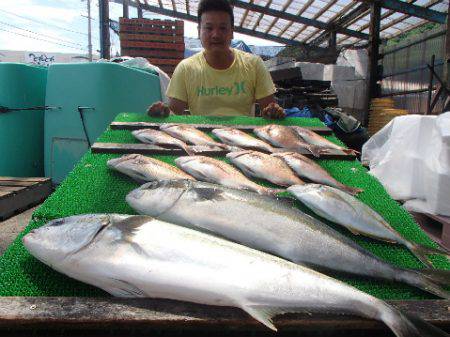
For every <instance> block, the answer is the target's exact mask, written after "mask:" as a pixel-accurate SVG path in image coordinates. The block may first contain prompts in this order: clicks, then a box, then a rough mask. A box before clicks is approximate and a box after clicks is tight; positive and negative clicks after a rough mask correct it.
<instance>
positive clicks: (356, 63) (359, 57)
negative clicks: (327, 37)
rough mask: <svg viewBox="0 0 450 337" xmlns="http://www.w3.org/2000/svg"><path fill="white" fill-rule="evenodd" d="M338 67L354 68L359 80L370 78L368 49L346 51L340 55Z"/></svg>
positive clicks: (337, 61) (337, 62)
mask: <svg viewBox="0 0 450 337" xmlns="http://www.w3.org/2000/svg"><path fill="white" fill-rule="evenodd" d="M336 64H337V65H338V66H346V67H354V68H355V76H356V77H357V78H367V77H368V64H369V55H368V53H367V49H345V50H343V51H341V53H340V54H339V56H338V58H337V60H336Z"/></svg>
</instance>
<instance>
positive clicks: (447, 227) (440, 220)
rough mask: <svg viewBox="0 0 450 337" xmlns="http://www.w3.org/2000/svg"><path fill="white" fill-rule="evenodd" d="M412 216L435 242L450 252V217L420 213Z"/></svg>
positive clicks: (413, 213) (414, 213)
mask: <svg viewBox="0 0 450 337" xmlns="http://www.w3.org/2000/svg"><path fill="white" fill-rule="evenodd" d="M411 214H412V215H413V217H414V219H415V220H416V221H417V223H418V224H419V225H420V227H421V228H422V229H423V230H424V231H425V232H426V233H427V234H428V235H429V236H430V237H431V238H432V239H433V240H434V241H436V242H437V243H438V244H439V245H441V246H442V247H444V248H446V249H447V250H449V251H450V217H448V216H443V215H436V214H430V213H419V212H411Z"/></svg>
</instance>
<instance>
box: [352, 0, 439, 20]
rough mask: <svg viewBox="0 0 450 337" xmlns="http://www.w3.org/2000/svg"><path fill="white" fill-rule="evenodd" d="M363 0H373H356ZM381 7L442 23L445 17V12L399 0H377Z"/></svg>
mask: <svg viewBox="0 0 450 337" xmlns="http://www.w3.org/2000/svg"><path fill="white" fill-rule="evenodd" d="M358 1H365V2H374V1H373V0H372V1H371V0H358ZM378 2H379V4H380V5H381V7H384V8H387V9H391V10H394V11H396V12H400V13H404V14H408V15H411V16H415V17H418V18H421V19H425V20H427V21H431V22H437V23H441V24H444V23H445V22H446V19H447V14H446V13H442V12H438V11H435V10H433V9H427V8H424V7H422V6H417V5H413V4H411V3H407V2H403V1H399V0H379V1H378Z"/></svg>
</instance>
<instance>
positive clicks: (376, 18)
mask: <svg viewBox="0 0 450 337" xmlns="http://www.w3.org/2000/svg"><path fill="white" fill-rule="evenodd" d="M380 19H381V6H380V4H379V3H378V2H373V3H371V4H370V28H369V95H368V102H367V103H368V105H367V111H366V112H365V114H364V116H363V121H362V123H363V125H364V126H367V124H368V122H369V107H370V101H371V100H372V98H375V97H378V96H379V95H380V90H379V86H378V78H379V76H378V75H379V74H378V59H379V51H380Z"/></svg>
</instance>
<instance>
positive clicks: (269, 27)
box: [113, 0, 449, 45]
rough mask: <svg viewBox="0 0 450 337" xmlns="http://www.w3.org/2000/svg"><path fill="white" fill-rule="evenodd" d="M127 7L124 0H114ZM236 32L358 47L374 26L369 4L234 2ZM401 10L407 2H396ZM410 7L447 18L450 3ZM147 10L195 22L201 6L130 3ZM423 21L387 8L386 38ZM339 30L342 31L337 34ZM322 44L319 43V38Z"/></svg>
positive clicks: (170, 1)
mask: <svg viewBox="0 0 450 337" xmlns="http://www.w3.org/2000/svg"><path fill="white" fill-rule="evenodd" d="M113 1H114V2H121V0H113ZM230 2H231V3H232V4H233V5H234V19H235V29H236V31H238V32H242V33H248V34H252V35H254V36H257V37H261V38H266V39H268V40H273V41H278V42H285V43H294V44H295V43H313V44H316V45H322V44H325V43H326V39H324V38H323V37H324V36H325V35H324V31H329V30H330V28H331V27H334V29H336V31H337V33H338V34H337V43H338V45H358V44H362V43H364V42H365V41H366V40H367V37H368V34H369V24H370V13H369V11H370V9H369V3H368V1H350V0H231V1H230ZM391 2H394V3H395V2H397V3H399V4H400V5H401V4H402V1H398V0H391ZM403 2H404V3H407V4H412V5H416V6H420V7H423V8H427V9H431V10H435V11H438V12H442V13H446V12H447V9H448V5H449V1H448V0H406V1H403ZM129 3H130V4H131V5H137V4H139V5H140V6H141V8H143V9H144V10H149V11H152V12H158V11H159V13H161V14H165V15H170V16H173V17H179V18H182V19H188V20H189V19H190V20H195V17H196V15H197V8H198V3H199V0H129ZM428 22H429V21H428V20H426V19H423V18H418V17H413V16H410V15H408V14H403V13H399V12H395V11H394V10H390V9H386V8H383V9H382V11H381V38H382V39H385V38H390V37H395V36H396V35H399V34H401V33H405V32H408V31H409V30H411V29H414V28H416V27H419V26H421V25H424V24H426V23H428ZM336 27H337V28H336ZM319 36H320V38H319V39H318V37H319Z"/></svg>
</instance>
